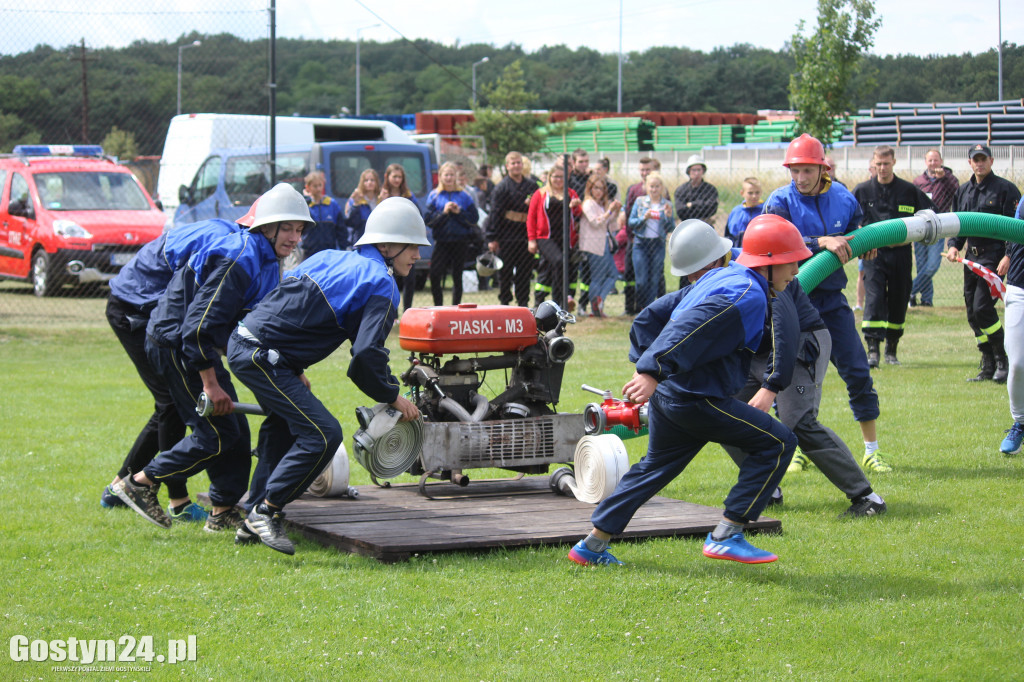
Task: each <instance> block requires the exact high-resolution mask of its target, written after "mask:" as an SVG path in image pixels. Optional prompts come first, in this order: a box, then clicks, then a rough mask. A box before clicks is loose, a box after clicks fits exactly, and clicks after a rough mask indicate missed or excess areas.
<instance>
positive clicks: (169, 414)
mask: <svg viewBox="0 0 1024 682" xmlns="http://www.w3.org/2000/svg"><path fill="white" fill-rule="evenodd" d="M107 321H108V322H109V323H110V327H111V329H113V330H114V334H116V335H117V340H118V341H120V342H121V345H122V346H124V350H125V352H126V353H128V357H129V358H131V360H132V364H133V365H135V369H136V371H137V372H138V373H139V378H140V379H142V383H143V384H145V385H146V388H147V389H149V392H150V394H152V396H153V414H152V415H150V417H149V421H147V422H146V425H145V426H143V427H142V431H140V432H139V435H138V437H137V438H136V439H135V443H134V444H133V445H132V447H131V450H129V451H128V455H127V456H126V457H125V458H124V463H123V464H122V465H121V469H120V470H119V471H118V472H117V476H118V478H125V477H126V476H128V472H129V471H132V472H137V471H142V470H143V469H144V468H145V467H146V465H147V464H149V463H150V462H151V461H153V458H154V457H156V456H157V455H158V454H160V452H161V451H163V450H170V449H171V448H172V447H174V444H175V443H177V442H178V441H179V440H181V439H182V438H184V437H185V423H184V422H183V421H181V417H180V416H178V408H176V407H175V406H174V398H172V397H171V392H170V390H169V389H168V388H167V382H166V381H164V378H163V376H161V375H160V373H159V372H157V371H156V370H155V369H153V366H152V365H151V364H150V363H149V358H147V357H146V323H147V322H149V312H148V311H146V312H144V311H142V310H140V309H139V308H138V307H137V306H134V305H132V304H130V303H127V302H125V301H122V300H121V299H119V298H117V297H116V296H114V295H113V294H111V295H110V297H109V298H108V299H107ZM167 490H168V493H169V494H170V496H171V498H172V499H174V498H182V497H188V488H187V487H186V486H185V484H184V482H183V481H182V482H171V481H168V485H167Z"/></svg>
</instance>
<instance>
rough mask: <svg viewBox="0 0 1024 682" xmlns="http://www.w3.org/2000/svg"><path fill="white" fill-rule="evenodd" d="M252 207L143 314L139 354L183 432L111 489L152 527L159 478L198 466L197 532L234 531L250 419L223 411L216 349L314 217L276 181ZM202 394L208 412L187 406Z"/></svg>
mask: <svg viewBox="0 0 1024 682" xmlns="http://www.w3.org/2000/svg"><path fill="white" fill-rule="evenodd" d="M254 208H255V210H254V212H253V222H252V226H251V227H250V228H249V229H248V230H247V231H245V232H238V233H235V234H230V235H228V236H226V237H223V238H221V239H219V240H217V241H215V242H213V243H211V244H207V245H205V246H204V247H203V248H201V249H200V250H199V251H197V252H196V253H195V254H194V255H193V256H192V257H191V258H190V259H189V262H188V265H187V266H186V267H183V268H181V269H180V270H178V272H177V273H175V275H174V277H173V278H172V279H171V282H170V284H169V285H168V287H167V291H166V293H164V295H163V297H162V298H161V299H160V302H159V303H158V304H157V307H156V309H155V310H154V311H153V314H152V315H151V317H150V321H149V327H148V329H147V334H148V338H147V339H146V353H147V355H148V357H149V361H150V363H152V364H153V366H154V367H155V368H156V369H157V370H158V371H159V372H160V373H162V374H163V376H164V378H165V379H166V380H167V382H168V387H169V388H170V391H171V396H172V397H173V398H174V403H175V405H176V406H177V408H178V412H179V414H180V415H181V417H182V419H183V420H184V421H185V423H186V424H188V425H189V426H191V427H192V433H191V434H189V435H188V436H186V437H185V438H183V439H182V440H181V441H180V442H178V444H177V445H175V446H174V447H172V448H171V449H170V450H167V451H165V452H163V453H161V454H160V456H159V457H157V458H156V459H154V460H153V461H152V462H150V463H149V464H148V465H147V466H146V467H145V468H144V469H143V470H142V471H140V472H135V474H134V476H131V477H126V478H124V479H122V480H121V481H120V482H119V483H118V485H117V486H115V488H114V492H115V493H116V494H117V496H118V497H120V498H121V499H122V500H123V501H124V502H125V503H126V504H127V505H128V506H129V507H131V508H132V509H134V510H135V511H136V512H138V513H139V514H141V515H142V516H143V517H145V518H146V519H147V520H149V521H151V522H152V523H154V524H156V525H158V526H162V527H165V528H166V527H169V526H170V524H171V521H170V518H168V516H167V515H166V514H165V513H164V511H163V509H162V508H161V507H160V504H159V502H158V500H157V489H158V487H159V485H160V483H162V482H164V481H171V480H184V479H186V478H188V477H189V476H191V475H193V474H195V473H198V472H199V471H203V470H204V469H205V470H206V471H207V473H208V474H209V476H210V502H211V504H212V506H213V513H212V514H211V515H210V516H209V518H207V520H206V525H205V526H204V528H205V530H208V531H211V532H216V531H221V530H225V529H228V528H231V529H235V528H238V527H239V526H240V525H241V523H242V520H241V518H240V517H239V516H238V514H237V513H235V512H234V509H233V508H234V505H235V504H236V503H237V502H238V501H239V500H240V499H241V497H242V495H243V494H244V493H245V488H246V484H247V482H248V480H249V466H250V458H251V455H250V444H249V427H248V424H247V423H246V422H245V418H244V417H243V416H241V415H239V414H232V411H233V409H234V406H233V402H234V401H237V396H236V393H235V390H234V387H233V386H232V385H231V377H230V375H229V374H228V372H227V370H226V369H224V367H223V365H222V364H221V361H220V357H219V356H220V354H221V353H222V352H223V350H222V349H224V348H225V347H226V346H227V341H228V335H229V334H230V332H231V331H232V330H233V329H234V328H235V326H236V325H237V324H238V321H239V320H240V319H241V318H242V316H243V315H245V313H246V312H248V311H249V310H251V309H252V308H253V307H254V306H255V305H256V304H257V303H258V302H259V301H260V300H261V299H262V298H263V297H264V296H266V295H267V294H268V293H270V291H271V290H272V289H273V288H274V287H275V286H277V284H278V282H279V281H280V278H281V275H280V261H281V259H284V258H287V257H288V256H289V255H290V254H291V252H292V251H293V250H294V249H295V246H296V245H297V244H298V242H299V239H300V238H301V236H302V230H303V229H304V228H305V227H307V226H308V225H311V224H312V222H313V221H312V220H311V219H310V217H309V209H308V208H307V206H306V201H305V199H303V198H302V195H301V194H299V193H298V192H297V191H296V190H295V189H294V188H292V187H291V186H289V185H286V184H283V183H282V184H279V185H277V186H275V187H273V188H272V189H270V190H269V191H268V192H267V193H265V194H264V195H262V196H261V197H260V198H259V199H257V202H256V204H255V207H254ZM201 392H205V393H206V395H207V397H208V398H209V401H210V402H211V404H212V405H213V414H212V415H211V416H209V417H199V415H197V414H196V411H195V405H196V400H197V399H198V397H199V394H200V393H201Z"/></svg>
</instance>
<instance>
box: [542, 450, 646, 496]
mask: <svg viewBox="0 0 1024 682" xmlns="http://www.w3.org/2000/svg"><path fill="white" fill-rule="evenodd" d="M573 462H574V465H575V473H572V471H571V470H570V469H569V468H568V467H562V468H560V469H558V470H557V471H555V472H554V473H553V474H552V475H551V485H552V487H554V488H555V489H556V490H557V491H558V492H562V493H565V492H566V490H568V492H571V493H572V494H573V496H574V497H575V498H576V499H577V500H579V501H580V502H586V503H588V504H597V503H598V502H600V501H601V500H603V499H605V498H606V497H608V496H609V495H611V494H612V491H613V490H615V486H616V485H618V483H619V479H620V478H622V476H623V475H624V474H625V473H626V471H627V470H628V469H629V456H628V455H627V454H626V446H625V445H623V443H622V440H621V439H620V438H619V437H618V436H615V435H612V434H610V433H605V434H601V435H600V436H583V438H580V440H579V442H578V443H577V444H576V453H575V454H574V455H573Z"/></svg>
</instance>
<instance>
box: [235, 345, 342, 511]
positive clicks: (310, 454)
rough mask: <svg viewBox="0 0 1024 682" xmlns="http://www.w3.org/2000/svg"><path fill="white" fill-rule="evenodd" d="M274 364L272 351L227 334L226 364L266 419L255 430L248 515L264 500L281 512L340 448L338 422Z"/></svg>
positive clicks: (296, 377) (292, 375)
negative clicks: (255, 458) (256, 442)
mask: <svg viewBox="0 0 1024 682" xmlns="http://www.w3.org/2000/svg"><path fill="white" fill-rule="evenodd" d="M278 361H279V358H278V355H277V351H275V350H272V349H267V348H264V347H262V346H261V345H260V344H258V343H255V342H253V341H251V340H249V339H246V338H243V337H242V336H240V335H239V334H238V332H237V331H236V332H232V334H231V338H230V339H229V341H228V364H229V365H230V367H231V371H232V372H234V374H235V376H236V377H238V380H239V381H241V382H242V383H243V384H245V385H246V386H248V387H249V389H250V390H251V391H252V392H253V394H254V395H255V396H256V400H257V401H258V402H259V404H260V406H261V407H262V408H263V411H264V412H266V414H267V418H266V421H264V423H263V426H261V427H260V438H259V446H258V454H259V461H258V462H257V464H256V473H255V474H254V475H253V478H252V483H251V484H250V486H249V502H248V503H247V507H248V508H249V509H252V507H254V506H255V505H256V504H259V503H260V502H262V501H263V500H264V499H266V500H267V501H268V502H270V503H271V504H272V505H273V506H275V507H278V508H280V507H283V506H285V505H286V504H288V503H289V502H291V501H292V500H294V499H296V498H297V497H299V496H300V495H302V493H304V492H306V489H307V488H308V487H309V485H310V484H311V483H312V482H313V480H314V479H316V477H317V476H319V475H320V472H321V471H323V470H324V468H326V467H327V465H328V464H329V463H330V461H331V458H332V457H333V456H334V453H335V452H336V451H337V450H338V447H339V446H340V445H341V442H342V431H341V424H339V423H338V420H337V419H335V418H334V416H333V415H332V414H331V413H330V412H329V411H328V410H327V408H326V407H324V404H323V403H322V402H320V400H319V399H318V398H317V397H316V396H315V395H313V392H312V391H310V390H309V389H308V388H306V386H305V384H303V383H302V380H301V379H299V375H298V374H296V373H295V370H293V369H289V368H287V367H280V366H278V364H277V363H278Z"/></svg>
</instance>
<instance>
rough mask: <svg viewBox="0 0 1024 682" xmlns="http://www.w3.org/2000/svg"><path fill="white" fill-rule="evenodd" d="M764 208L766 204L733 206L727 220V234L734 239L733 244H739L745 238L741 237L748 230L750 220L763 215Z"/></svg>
mask: <svg viewBox="0 0 1024 682" xmlns="http://www.w3.org/2000/svg"><path fill="white" fill-rule="evenodd" d="M763 208H764V204H758V205H757V206H744V205H743V204H740V205H739V206H735V207H733V209H732V210H731V211H729V217H728V219H726V221H725V232H726V234H725V236H726V237H728V238H729V239H731V240H732V243H733V244H739V243H741V242H742V241H743V240H742V239H741V237H742V235H743V233H744V232H746V231H747V225H749V224H750V221H751V220H753V219H754V218H756V217H757V216H759V215H761V211H762V209H763Z"/></svg>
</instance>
